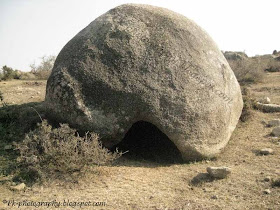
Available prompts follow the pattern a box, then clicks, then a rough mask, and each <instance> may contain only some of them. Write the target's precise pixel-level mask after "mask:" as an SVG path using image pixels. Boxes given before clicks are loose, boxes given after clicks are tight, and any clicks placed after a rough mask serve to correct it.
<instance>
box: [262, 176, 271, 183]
mask: <svg viewBox="0 0 280 210" xmlns="http://www.w3.org/2000/svg"><path fill="white" fill-rule="evenodd" d="M263 180H264V181H265V182H270V181H271V177H270V176H267V177H265V178H264V179H263Z"/></svg>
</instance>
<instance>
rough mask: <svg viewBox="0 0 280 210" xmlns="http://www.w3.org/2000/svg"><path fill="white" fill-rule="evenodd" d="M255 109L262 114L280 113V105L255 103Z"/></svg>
mask: <svg viewBox="0 0 280 210" xmlns="http://www.w3.org/2000/svg"><path fill="white" fill-rule="evenodd" d="M256 107H257V108H258V109H259V110H261V111H263V112H280V105H278V104H263V103H260V102H257V103H256Z"/></svg>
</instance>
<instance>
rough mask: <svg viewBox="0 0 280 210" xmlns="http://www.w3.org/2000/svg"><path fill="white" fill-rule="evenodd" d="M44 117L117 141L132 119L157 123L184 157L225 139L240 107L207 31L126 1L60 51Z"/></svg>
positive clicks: (197, 155)
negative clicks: (46, 115)
mask: <svg viewBox="0 0 280 210" xmlns="http://www.w3.org/2000/svg"><path fill="white" fill-rule="evenodd" d="M46 105H47V107H48V109H49V115H50V116H52V117H53V119H55V120H57V121H60V122H62V121H63V122H68V123H70V124H71V125H72V126H75V127H76V128H78V129H82V130H85V131H86V130H91V131H95V132H97V133H99V134H100V136H101V140H102V142H103V144H104V145H105V146H107V147H111V146H113V145H116V144H117V143H119V142H120V141H121V140H122V138H123V137H124V135H125V133H126V132H127V131H128V130H129V128H130V127H131V126H132V125H133V123H135V122H137V121H141V120H142V121H147V122H150V123H152V124H154V125H155V126H157V127H158V128H159V129H160V130H161V131H162V132H163V133H165V134H166V135H167V136H168V137H169V139H170V140H171V141H172V142H173V143H174V144H175V145H176V146H177V148H178V149H179V150H180V152H181V154H182V156H183V158H184V159H186V160H198V159H201V158H204V157H213V156H215V155H216V154H217V153H219V152H220V151H221V149H223V148H224V147H225V145H226V144H227V142H228V140H229V138H230V136H231V134H232V132H233V130H234V129H235V126H236V124H237V122H238V119H239V117H240V114H241V110H242V107H243V102H242V96H241V91H240V87H239V84H238V82H237V80H236V78H235V75H234V73H233V72H232V70H231V69H230V67H229V65H228V63H227V61H226V59H225V58H224V56H223V54H222V53H221V51H220V50H219V49H218V48H217V46H216V44H215V43H214V42H213V40H212V39H211V38H210V37H209V35H208V34H207V33H206V32H205V31H204V30H203V29H201V28H200V27H199V26H197V25H196V24H195V23H194V22H193V21H191V20H189V19H187V18H186V17H184V16H182V15H179V14H177V13H174V12H172V11H170V10H167V9H163V8H158V7H153V6H148V5H135V4H127V5H122V6H119V7H116V8H114V9H112V10H110V11H108V12H107V13H105V14H104V15H102V16H100V17H98V18H97V19H96V20H94V21H93V22H92V23H90V24H89V25H88V26H87V27H86V28H85V29H83V30H82V31H81V32H80V33H78V34H77V35H76V36H75V37H74V38H73V39H72V40H71V41H69V42H68V43H67V45H66V46H65V47H64V48H63V49H62V51H61V52H60V54H59V55H58V57H57V59H56V62H55V65H54V68H53V71H52V74H51V76H50V78H49V80H48V84H47V92H46Z"/></svg>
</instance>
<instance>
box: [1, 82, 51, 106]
mask: <svg viewBox="0 0 280 210" xmlns="http://www.w3.org/2000/svg"><path fill="white" fill-rule="evenodd" d="M46 84H47V81H46V80H40V81H37V80H11V81H1V82H0V91H1V92H2V93H3V97H4V101H5V103H7V104H23V103H28V102H40V101H43V100H45V92H46ZM0 107H1V103H0Z"/></svg>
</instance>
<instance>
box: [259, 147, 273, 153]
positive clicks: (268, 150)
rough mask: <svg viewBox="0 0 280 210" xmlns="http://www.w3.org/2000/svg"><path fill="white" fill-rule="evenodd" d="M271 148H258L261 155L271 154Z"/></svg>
mask: <svg viewBox="0 0 280 210" xmlns="http://www.w3.org/2000/svg"><path fill="white" fill-rule="evenodd" d="M273 152H274V151H273V149H271V148H264V149H261V150H260V154H261V155H272V154H273Z"/></svg>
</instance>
